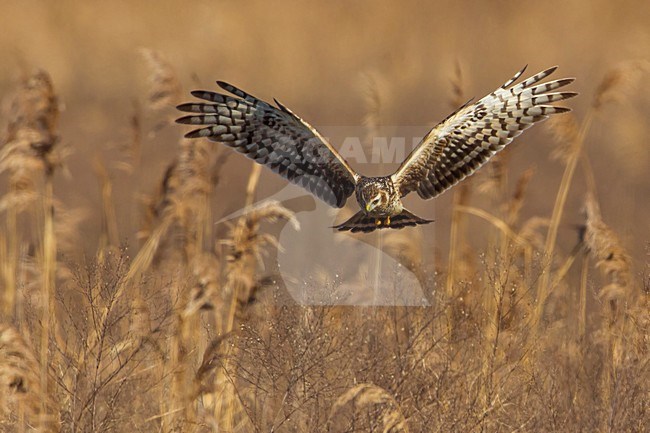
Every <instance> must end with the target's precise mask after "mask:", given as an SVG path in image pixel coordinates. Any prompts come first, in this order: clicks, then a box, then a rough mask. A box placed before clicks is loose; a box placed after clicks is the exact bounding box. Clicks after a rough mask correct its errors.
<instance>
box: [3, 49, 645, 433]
mask: <svg viewBox="0 0 650 433" xmlns="http://www.w3.org/2000/svg"><path fill="white" fill-rule="evenodd" d="M142 53H143V56H144V58H145V59H146V61H147V65H148V68H149V69H150V74H149V81H148V84H147V85H148V97H147V98H148V99H144V100H143V102H142V103H138V104H136V105H135V106H136V107H141V106H145V105H146V106H147V107H148V108H147V109H146V110H143V109H139V108H137V109H136V110H135V114H133V115H132V117H131V123H130V128H131V129H132V132H131V134H130V137H131V141H130V143H129V145H128V146H126V147H125V148H123V149H122V150H123V151H124V152H122V153H121V154H120V155H122V157H123V159H122V160H121V161H118V163H117V164H110V163H108V162H107V161H104V160H102V159H101V158H99V159H97V160H96V162H95V164H94V173H95V175H96V177H97V181H98V184H99V185H100V189H99V191H100V192H99V194H98V203H99V207H100V209H99V211H98V214H99V215H101V223H100V224H99V226H100V227H101V228H100V230H99V232H98V233H97V234H96V235H97V242H96V245H97V249H96V251H94V252H93V254H91V255H86V256H85V257H84V256H83V255H82V254H79V255H78V256H76V257H71V256H69V255H64V252H65V251H66V248H67V249H70V248H72V249H73V248H74V246H70V245H69V243H68V244H66V241H67V240H68V239H71V238H73V237H74V236H78V235H79V233H78V229H77V228H76V226H77V222H74V223H73V222H71V221H73V220H74V221H78V218H77V219H74V218H73V219H68V220H66V215H67V216H70V215H74V212H73V211H74V209H65V208H64V206H63V205H62V204H61V203H60V202H59V200H58V198H57V197H58V196H59V195H60V194H62V191H58V190H56V189H55V187H54V183H53V181H52V179H53V178H54V176H57V175H59V174H60V172H61V171H62V169H63V167H64V162H65V155H66V148H65V147H64V146H61V143H62V142H65V137H59V130H58V121H59V118H60V116H64V115H65V113H59V103H58V98H57V93H56V86H55V84H56V83H53V82H52V80H51V78H50V77H49V75H48V74H47V73H46V72H44V71H36V72H34V73H33V74H31V75H29V76H28V77H27V78H26V79H25V80H24V81H22V82H20V83H18V84H17V86H16V93H15V95H14V96H13V98H14V99H13V100H12V103H11V104H10V105H9V106H10V107H11V113H12V115H13V117H11V118H9V122H8V127H7V128H6V134H5V136H4V137H3V138H2V140H3V147H2V154H1V156H0V170H1V171H2V172H3V173H5V174H6V179H7V187H6V188H5V189H4V190H3V196H2V197H1V199H0V210H1V211H2V214H1V215H0V216H1V217H2V224H3V227H4V229H3V232H2V236H1V237H0V262H1V264H2V266H1V269H0V271H1V277H2V282H3V297H2V316H1V319H2V320H1V323H0V387H2V391H1V392H0V411H1V414H2V415H1V416H2V418H1V419H0V431H3V432H14V431H21V432H22V431H24V432H26V431H32V430H38V431H65V432H111V431H115V432H120V431H152V432H153V431H156V432H209V431H212V432H217V431H228V432H251V431H256V432H268V431H271V432H285V431H286V432H289V431H302V432H353V431H383V432H393V433H397V432H432V431H438V432H479V431H480V432H484V431H485V432H487V431H490V432H492V431H503V432H521V431H529V432H533V431H539V432H548V431H558V432H564V431H575V432H581V431H584V432H587V431H589V432H591V431H603V432H604V431H611V432H641V431H644V429H647V426H648V425H650V404H649V399H648V395H650V388H649V385H648V384H650V353H649V352H650V338H649V335H650V301H649V299H650V298H649V297H650V287H649V281H650V279H649V277H648V268H647V263H648V261H647V257H645V258H640V259H635V258H634V257H632V256H631V255H630V253H628V251H627V249H626V246H625V243H624V242H623V241H622V240H621V238H619V237H618V236H617V234H616V233H615V231H614V230H613V229H612V228H611V227H610V226H609V225H608V224H607V220H608V217H607V215H603V214H602V212H601V210H600V204H599V201H598V192H597V191H596V187H597V186H598V185H596V184H595V181H594V180H593V179H594V176H593V173H592V172H591V164H590V161H589V141H590V133H591V131H592V128H593V125H594V122H596V119H598V121H600V122H606V119H604V118H603V116H601V112H602V110H604V109H606V107H607V106H608V105H609V104H616V103H617V102H616V97H617V96H618V95H620V93H622V92H629V87H630V86H631V85H632V84H630V82H629V80H627V79H625V78H624V77H625V76H626V75H628V74H631V75H634V76H635V77H636V75H635V74H640V73H645V72H647V71H645V70H644V67H645V66H644V65H643V64H639V63H631V64H627V65H624V67H623V68H622V69H616V71H615V72H613V73H612V74H611V75H608V76H607V77H605V78H604V79H603V81H602V83H601V84H599V85H596V86H594V89H593V92H592V94H593V95H595V96H594V97H593V102H592V103H591V104H590V108H588V110H587V111H586V112H585V113H584V114H583V115H580V114H576V115H575V117H569V116H567V117H560V118H558V119H557V120H556V121H555V123H550V122H549V124H548V125H547V126H546V128H547V130H548V131H549V132H550V133H551V134H552V135H553V137H554V140H555V142H556V150H555V154H558V155H560V156H561V158H560V159H559V162H555V163H556V164H559V165H561V166H563V167H562V168H563V170H564V174H563V175H562V176H561V180H560V182H559V186H558V188H557V190H554V191H552V192H551V193H549V195H548V197H547V199H548V200H549V202H550V203H552V202H554V205H553V207H552V209H551V212H550V213H549V214H547V215H533V216H525V215H526V214H525V213H524V212H522V209H523V208H524V207H525V206H526V205H527V203H528V187H529V184H530V183H531V182H534V181H535V179H536V177H538V176H540V174H539V173H538V172H536V171H535V170H533V169H528V170H525V171H524V172H523V173H520V174H519V175H518V176H514V175H512V174H511V172H513V171H514V170H512V167H511V166H510V165H511V155H509V154H504V155H503V156H501V157H500V158H499V159H498V160H497V161H495V163H494V164H492V166H491V168H490V169H489V170H490V173H489V175H490V176H489V178H488V179H487V180H485V179H484V180H485V181H484V182H481V184H480V185H479V184H477V183H475V182H473V180H469V181H467V182H464V183H463V184H461V185H460V186H458V187H457V188H456V189H455V191H454V192H453V193H452V194H453V203H452V208H451V209H450V212H449V214H450V218H451V224H450V226H449V227H450V233H449V239H450V241H449V251H448V253H447V252H445V253H442V254H440V255H439V257H446V260H442V259H440V258H438V259H437V260H439V261H438V262H436V261H435V260H429V259H428V257H427V256H426V255H425V251H426V250H427V248H428V247H429V246H428V245H427V243H426V242H427V240H426V239H425V237H424V236H422V234H421V233H418V232H417V231H415V230H412V231H408V230H404V231H400V232H394V233H387V234H385V236H383V237H382V238H378V239H377V240H376V241H377V243H376V244H375V245H376V247H377V251H379V250H380V249H381V250H382V251H383V252H385V253H387V254H388V255H389V256H390V257H393V258H395V259H396V260H398V262H399V263H400V264H401V265H402V266H404V267H406V268H407V269H409V270H410V271H411V272H413V273H414V274H415V275H416V276H417V279H418V281H419V282H420V283H421V284H422V287H423V288H424V292H425V293H424V295H425V297H426V299H427V301H428V306H422V307H403V306H396V307H343V306H335V305H332V306H302V305H298V304H296V303H295V302H293V301H291V300H290V299H288V297H287V294H286V292H285V290H284V288H283V287H282V285H281V284H280V282H279V280H280V278H277V275H275V274H274V273H273V272H274V270H273V268H270V269H267V268H266V267H265V264H268V263H269V260H268V257H269V256H270V257H271V258H273V257H274V255H276V254H277V253H278V250H280V249H281V248H282V247H283V245H282V244H281V242H280V240H279V238H278V237H277V231H274V227H277V225H278V224H281V223H288V224H289V225H291V226H292V227H293V229H294V230H297V229H299V228H300V227H299V226H300V225H299V223H298V219H297V217H296V214H295V213H294V211H293V210H291V208H290V206H288V205H285V204H283V203H280V202H277V201H273V200H267V201H264V200H262V201H261V202H257V199H256V190H257V189H258V186H259V185H258V183H259V179H260V171H259V169H258V168H253V169H252V171H251V174H250V176H249V181H248V184H247V185H246V187H243V186H242V187H241V188H238V191H239V193H240V194H241V203H240V205H241V206H242V209H243V210H242V212H240V213H239V214H237V215H236V216H235V217H234V218H232V219H231V220H229V221H228V222H227V223H225V224H220V225H218V226H215V225H214V224H213V223H214V220H215V219H217V218H216V217H217V216H220V215H214V208H213V207H212V206H211V203H214V202H215V201H219V199H220V197H219V196H218V194H217V191H218V190H219V187H220V186H221V182H222V181H223V176H222V171H223V170H224V168H225V167H226V164H225V162H226V161H227V160H226V158H227V155H228V154H227V153H225V152H223V149H220V148H218V147H215V146H214V145H212V144H211V143H207V142H203V141H188V140H182V141H180V142H179V143H178V146H177V152H176V153H177V155H176V158H175V159H174V160H173V161H171V162H170V163H169V165H168V166H167V168H166V169H165V170H164V171H163V172H162V173H159V178H160V182H159V188H158V192H157V193H155V194H152V195H151V196H149V197H147V198H146V199H145V203H144V205H143V206H142V215H143V216H142V224H141V229H140V231H139V232H138V239H139V242H140V245H139V246H133V245H125V244H123V243H122V242H121V239H124V238H125V237H126V236H127V235H128V234H126V233H123V232H122V231H121V230H122V228H121V227H120V224H119V223H118V221H117V218H116V216H115V208H116V206H118V205H119V204H120V202H123V201H128V200H133V196H129V197H117V196H116V195H115V193H114V190H113V182H114V181H115V177H116V176H118V175H120V174H121V173H136V172H138V170H140V169H141V168H142V164H144V163H145V159H146V158H145V155H142V154H141V149H142V141H143V140H147V139H149V140H152V139H156V140H157V139H159V138H158V137H159V135H158V134H159V132H160V131H162V130H164V129H165V128H167V125H166V124H165V122H162V123H160V122H155V123H154V125H153V126H151V130H150V131H149V132H150V134H143V133H142V132H143V131H142V129H143V125H144V124H146V123H147V121H146V119H147V118H152V117H160V118H163V119H170V118H171V116H172V115H173V111H171V109H170V107H171V106H173V105H174V104H175V103H177V102H178V98H179V97H180V96H179V95H181V94H184V93H185V92H183V91H182V90H181V89H182V85H181V84H180V83H181V80H180V79H179V78H178V76H177V74H176V72H175V71H174V68H173V65H172V64H171V63H170V62H169V61H167V60H166V59H165V58H164V56H163V55H162V54H161V53H159V52H156V51H153V50H144V51H142ZM626 68H628V69H627V70H626ZM451 78H452V86H451V96H450V101H451V105H452V106H457V105H459V104H460V103H462V102H464V95H465V94H466V93H467V92H466V90H465V87H466V85H467V84H466V81H467V80H468V79H469V78H470V77H468V76H467V75H466V74H465V73H464V71H463V70H462V68H461V67H460V66H457V67H456V69H455V71H454V72H453V73H452V74H451ZM633 78H634V77H633ZM365 79H366V81H368V82H369V83H370V84H369V86H368V89H369V95H368V101H367V106H368V115H367V116H366V122H367V125H368V130H369V134H370V135H373V134H376V133H377V131H378V130H379V128H380V127H381V123H382V122H383V119H382V117H381V116H382V113H384V110H386V109H387V107H386V104H389V102H388V101H389V100H390V99H389V98H387V97H386V95H387V94H389V93H387V92H388V91H387V90H386V89H385V86H387V85H388V84H387V82H388V80H384V79H382V77H380V76H377V75H367V76H366V78H365ZM615 96H616V97H615ZM572 116H573V115H572ZM599 116H600V117H599ZM179 134H180V131H179ZM549 136H550V135H549ZM60 146H61V147H60ZM517 151H523V149H521V148H519V149H518V150H517ZM579 176H583V178H584V179H586V181H585V182H584V183H579V182H577V181H576V177H579ZM511 178H512V179H511ZM230 188H233V189H235V188H236V187H235V186H234V185H230ZM141 192H142V193H145V192H147V191H141ZM571 192H572V193H575V194H580V195H581V196H582V197H583V202H584V212H583V213H582V214H575V215H567V212H568V209H567V200H568V197H569V194H570V193H571ZM479 195H482V196H487V197H489V200H488V201H487V203H486V202H485V201H481V202H478V201H477V200H475V197H476V196H479ZM222 213H223V214H227V212H226V211H225V210H223V211H222ZM567 221H581V222H580V224H578V225H577V227H576V230H575V232H573V233H571V234H570V236H572V237H571V239H570V240H569V241H568V242H569V243H570V244H571V245H573V248H571V249H570V250H569V251H568V252H566V251H564V250H563V249H562V248H560V247H559V246H558V241H559V240H560V237H561V236H563V235H564V231H563V230H561V229H562V227H563V225H566V224H567ZM476 227H479V228H480V232H481V233H483V236H482V237H481V239H482V240H487V245H485V244H484V243H482V242H477V240H476V239H475V238H476V236H475V233H476V230H473V229H474V228H476ZM75 232H76V235H75ZM333 236H334V235H333ZM562 241H564V243H566V242H567V241H566V240H564V239H562ZM66 245H68V246H66ZM382 257H383V255H381V254H378V255H377V256H371V257H368V258H367V260H368V261H369V262H370V261H373V260H374V261H376V260H381V258H382ZM271 261H272V260H271ZM639 265H640V266H641V268H643V266H644V265H645V268H643V269H642V270H636V269H635V266H639ZM363 267H364V264H363V263H360V264H359V269H362V268H363ZM306 284H315V283H313V282H310V283H306Z"/></svg>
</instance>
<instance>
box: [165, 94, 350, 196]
mask: <svg viewBox="0 0 650 433" xmlns="http://www.w3.org/2000/svg"><path fill="white" fill-rule="evenodd" d="M217 84H218V85H219V86H220V87H221V88H222V89H224V90H226V91H228V92H230V93H232V94H233V95H235V96H237V97H238V98H235V97H233V96H227V95H222V94H219V93H215V92H209V91H205V90H196V91H193V92H192V95H194V96H195V97H197V98H200V99H203V100H206V101H209V102H210V103H204V102H201V103H187V104H182V105H179V106H178V107H177V108H178V109H179V110H180V111H185V112H189V113H196V114H193V115H190V116H185V117H181V118H180V119H178V120H176V122H178V123H184V124H189V125H201V126H203V127H202V128H199V129H195V130H193V131H191V132H189V133H187V134H186V135H185V137H187V138H198V137H205V138H208V139H209V140H212V141H216V142H219V143H223V144H225V145H227V146H230V147H232V148H234V149H235V150H237V151H238V152H240V153H243V154H244V155H246V156H247V157H248V158H250V159H253V160H254V161H255V162H257V163H258V164H263V165H265V166H267V167H269V168H270V169H271V170H273V171H274V172H276V173H278V174H279V175H280V176H282V177H284V178H285V179H288V180H289V181H291V182H292V183H295V184H297V185H301V186H303V187H304V188H305V189H307V190H308V191H309V192H311V193H312V194H314V195H315V196H316V197H318V198H320V199H321V200H323V201H324V202H326V203H327V204H329V205H331V206H336V207H343V205H344V204H345V201H346V200H347V198H348V197H349V196H350V195H352V193H353V192H354V186H355V184H356V181H357V179H358V175H357V174H356V173H355V172H354V170H352V169H351V168H350V166H349V165H348V163H347V162H346V161H345V160H344V159H343V158H342V157H341V155H339V153H338V152H337V151H336V149H334V148H333V147H332V146H331V145H330V144H329V143H328V142H327V140H325V138H324V137H323V136H322V135H320V134H319V133H318V131H316V130H315V129H314V128H313V127H312V126H311V125H309V124H308V123H307V122H305V121H304V120H302V119H301V118H300V117H298V116H296V115H295V114H294V113H293V112H291V111H290V110H289V109H288V108H286V107H285V106H283V105H282V104H280V103H279V102H278V101H277V100H276V101H275V102H276V104H277V105H278V108H276V107H273V106H271V105H270V104H268V103H266V102H264V101H262V100H259V99H257V98H255V97H254V96H252V95H249V94H247V93H245V92H244V91H242V90H240V89H238V88H236V87H235V86H232V85H230V84H227V83H224V82H221V81H217Z"/></svg>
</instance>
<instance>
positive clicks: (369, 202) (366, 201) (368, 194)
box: [359, 184, 388, 213]
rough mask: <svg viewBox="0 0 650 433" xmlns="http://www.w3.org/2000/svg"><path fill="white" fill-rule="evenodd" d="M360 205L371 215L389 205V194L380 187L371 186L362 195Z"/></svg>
mask: <svg viewBox="0 0 650 433" xmlns="http://www.w3.org/2000/svg"><path fill="white" fill-rule="evenodd" d="M360 198H361V200H360V203H359V204H360V205H361V207H362V208H363V209H364V210H365V211H366V213H370V212H372V211H374V210H377V209H381V208H382V207H384V206H386V205H387V204H388V193H387V192H386V191H385V190H384V189H382V188H380V187H379V185H374V184H369V185H367V186H366V188H364V189H363V193H362V194H361V197H360Z"/></svg>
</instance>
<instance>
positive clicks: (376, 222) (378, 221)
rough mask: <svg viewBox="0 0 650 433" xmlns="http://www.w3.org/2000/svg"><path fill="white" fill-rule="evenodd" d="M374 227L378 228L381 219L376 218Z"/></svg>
mask: <svg viewBox="0 0 650 433" xmlns="http://www.w3.org/2000/svg"><path fill="white" fill-rule="evenodd" d="M375 225H377V226H380V225H381V219H379V218H377V219H376V220H375Z"/></svg>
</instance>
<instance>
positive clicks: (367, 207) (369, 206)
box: [366, 203, 375, 212]
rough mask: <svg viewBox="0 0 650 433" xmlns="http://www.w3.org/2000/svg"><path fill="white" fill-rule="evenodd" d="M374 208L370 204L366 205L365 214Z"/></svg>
mask: <svg viewBox="0 0 650 433" xmlns="http://www.w3.org/2000/svg"><path fill="white" fill-rule="evenodd" d="M374 208H375V207H374V206H373V205H372V203H366V212H370V211H371V210H373V209H374Z"/></svg>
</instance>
